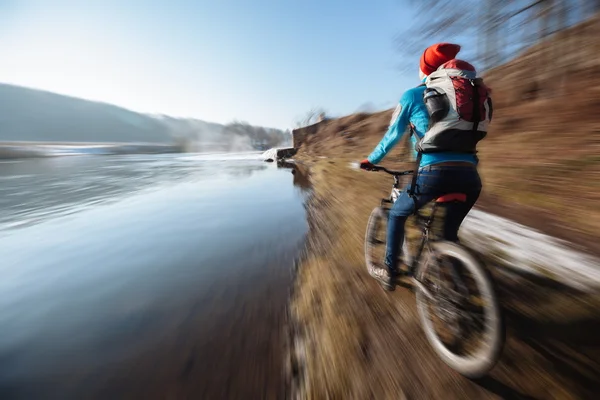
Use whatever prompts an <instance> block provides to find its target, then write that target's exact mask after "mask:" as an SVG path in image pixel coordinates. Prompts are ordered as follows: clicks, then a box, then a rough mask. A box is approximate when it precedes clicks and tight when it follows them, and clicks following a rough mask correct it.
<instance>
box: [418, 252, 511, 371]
mask: <svg viewBox="0 0 600 400" xmlns="http://www.w3.org/2000/svg"><path fill="white" fill-rule="evenodd" d="M431 248H432V252H430V254H429V257H428V259H426V260H425V262H424V263H423V264H422V265H421V266H420V267H419V269H418V272H417V277H416V278H417V280H418V281H419V282H420V284H421V285H422V287H419V286H418V288H417V293H416V300H417V309H418V312H419V317H420V319H421V324H422V326H423V330H424V331H425V334H426V336H427V339H428V341H429V343H430V344H431V345H432V347H433V349H434V350H435V352H436V353H437V354H438V356H439V357H440V358H441V359H442V360H443V361H444V362H445V363H446V364H447V365H448V366H450V367H451V368H453V369H454V370H456V371H457V372H459V373H460V374H462V375H465V376H467V377H469V378H477V377H481V376H483V375H485V374H487V373H488V372H489V371H490V370H491V369H492V368H493V367H494V365H495V364H496V363H497V361H498V359H499V358H500V353H501V350H502V347H503V345H504V322H503V320H502V315H501V311H500V307H499V305H498V299H497V297H496V292H495V289H494V285H493V281H492V279H491V277H490V275H489V273H488V272H487V270H485V269H484V267H483V266H482V265H481V264H480V263H479V261H477V259H476V258H475V257H473V255H472V254H471V253H469V251H467V249H465V248H464V247H462V246H460V245H459V244H456V243H452V242H445V241H441V242H433V243H431ZM424 289H425V290H424Z"/></svg>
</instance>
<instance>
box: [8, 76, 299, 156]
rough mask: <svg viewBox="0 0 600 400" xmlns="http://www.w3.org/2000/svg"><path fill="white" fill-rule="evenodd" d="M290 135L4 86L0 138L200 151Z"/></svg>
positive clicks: (278, 140)
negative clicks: (161, 145) (153, 145)
mask: <svg viewBox="0 0 600 400" xmlns="http://www.w3.org/2000/svg"><path fill="white" fill-rule="evenodd" d="M289 137H291V136H290V135H286V134H285V133H284V132H283V131H281V130H278V129H269V128H262V127H254V126H251V125H249V124H245V123H237V122H236V123H232V124H229V125H221V124H217V123H212V122H206V121H201V120H197V119H183V118H173V117H169V116H164V115H149V114H141V113H137V112H133V111H130V110H127V109H124V108H121V107H117V106H114V105H111V104H106V103H100V102H95V101H89V100H83V99H78V98H75V97H69V96H63V95H59V94H56V93H51V92H46V91H42V90H36V89H29V88H24V87H20V86H13V85H7V84H0V142H71V143H73V142H76V143H82V142H83V143H89V142H96V143H102V142H110V143H115V142H116V143H167V144H173V143H177V144H183V145H185V148H186V149H189V150H193V151H199V150H210V149H211V148H218V149H224V150H227V149H235V150H242V149H251V148H253V147H261V146H262V145H264V144H268V145H278V144H280V143H282V142H285V141H286V140H287V139H289Z"/></svg>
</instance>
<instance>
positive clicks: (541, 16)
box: [396, 0, 600, 70]
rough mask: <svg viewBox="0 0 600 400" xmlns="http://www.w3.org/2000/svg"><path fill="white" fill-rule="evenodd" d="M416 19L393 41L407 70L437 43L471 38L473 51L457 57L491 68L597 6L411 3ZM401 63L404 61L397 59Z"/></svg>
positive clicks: (565, 1)
mask: <svg viewBox="0 0 600 400" xmlns="http://www.w3.org/2000/svg"><path fill="white" fill-rule="evenodd" d="M409 4H410V5H411V6H412V7H413V9H414V10H415V11H416V14H417V15H418V16H419V17H418V18H416V19H415V20H414V22H413V25H411V26H409V27H408V29H407V30H406V31H403V32H400V34H399V35H398V36H397V37H396V45H397V48H398V51H399V52H400V54H401V55H402V56H409V57H410V58H409V59H411V60H412V61H410V64H406V65H402V67H403V68H402V69H403V70H407V69H408V68H410V69H411V70H413V69H414V68H415V67H414V57H415V56H417V55H419V54H420V53H421V52H422V51H423V50H424V49H425V48H426V47H427V46H429V45H431V44H433V43H435V42H440V41H445V42H446V41H454V42H458V43H460V42H461V39H472V38H474V39H475V40H476V43H477V49H463V52H462V53H461V54H462V57H463V58H466V59H468V60H471V61H476V62H480V63H481V64H483V66H484V68H485V69H489V68H493V67H494V66H497V65H499V64H501V63H503V62H506V61H507V60H508V59H510V58H512V57H514V56H515V55H516V54H517V53H518V52H519V51H520V50H521V49H523V48H524V47H527V46H530V45H531V44H532V43H534V42H536V41H540V40H544V39H545V38H547V37H548V36H551V35H553V34H555V33H557V32H560V31H562V30H564V29H565V28H567V27H568V26H569V25H570V24H572V23H573V22H577V21H581V20H582V19H583V18H584V16H587V15H589V14H590V13H592V12H596V11H600V0H464V1H461V2H457V1H454V0H411V1H409ZM403 59H406V57H403Z"/></svg>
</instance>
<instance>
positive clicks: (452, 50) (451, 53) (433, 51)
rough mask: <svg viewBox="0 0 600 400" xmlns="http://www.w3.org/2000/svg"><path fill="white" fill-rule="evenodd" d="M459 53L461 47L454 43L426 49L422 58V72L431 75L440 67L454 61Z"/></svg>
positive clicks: (440, 44) (436, 45)
mask: <svg viewBox="0 0 600 400" xmlns="http://www.w3.org/2000/svg"><path fill="white" fill-rule="evenodd" d="M459 51H460V46H459V45H457V44H452V43H438V44H434V45H433V46H430V47H428V48H426V49H425V51H424V52H423V55H422V56H421V64H420V69H421V72H422V73H423V74H425V75H430V74H431V73H432V72H434V71H435V70H437V69H438V68H439V67H440V65H442V64H444V63H446V62H448V61H450V60H452V59H454V58H455V57H456V55H457V54H458V52H459Z"/></svg>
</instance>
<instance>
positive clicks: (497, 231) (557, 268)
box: [460, 209, 600, 290]
mask: <svg viewBox="0 0 600 400" xmlns="http://www.w3.org/2000/svg"><path fill="white" fill-rule="evenodd" d="M460 236H461V238H462V239H463V241H464V242H465V243H467V244H468V245H469V247H472V248H473V249H474V250H476V251H479V252H481V253H482V254H493V255H494V256H495V257H497V258H499V259H501V261H502V262H503V263H504V264H505V265H506V266H508V267H511V268H514V269H519V270H523V271H526V272H529V273H533V274H537V275H542V274H543V273H544V272H547V273H550V274H552V275H554V276H557V277H560V280H561V282H563V283H565V284H568V285H571V286H573V287H576V288H578V289H583V290H585V289H592V288H598V287H600V260H599V259H597V258H595V257H592V256H590V255H587V254H584V253H582V252H579V251H576V250H574V249H572V248H571V247H570V246H569V244H568V242H565V241H563V240H559V239H557V238H554V237H552V236H548V235H546V234H544V233H541V232H539V231H537V230H535V229H532V228H529V227H527V226H525V225H521V224H519V223H516V222H514V221H511V220H510V219H506V218H503V217H499V216H497V215H494V214H490V213H487V212H484V211H481V210H479V209H473V210H471V212H470V213H469V215H468V216H467V218H466V219H465V221H464V223H463V225H462V226H461V230H460Z"/></svg>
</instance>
